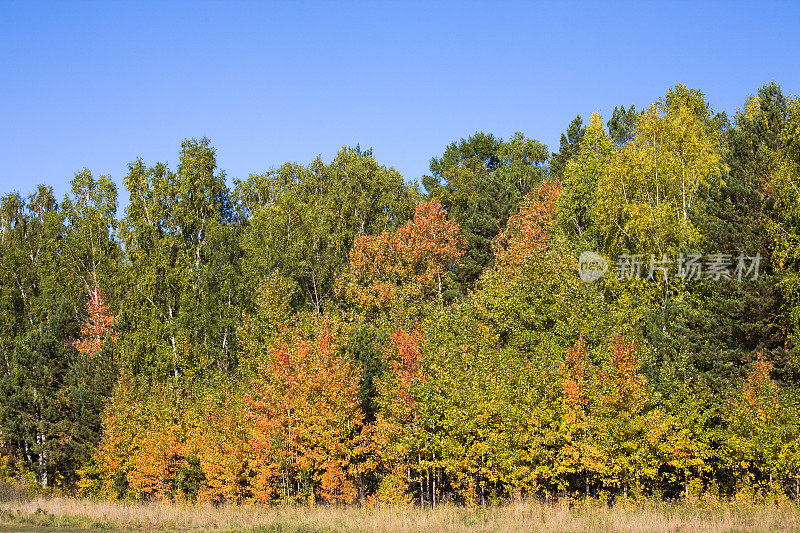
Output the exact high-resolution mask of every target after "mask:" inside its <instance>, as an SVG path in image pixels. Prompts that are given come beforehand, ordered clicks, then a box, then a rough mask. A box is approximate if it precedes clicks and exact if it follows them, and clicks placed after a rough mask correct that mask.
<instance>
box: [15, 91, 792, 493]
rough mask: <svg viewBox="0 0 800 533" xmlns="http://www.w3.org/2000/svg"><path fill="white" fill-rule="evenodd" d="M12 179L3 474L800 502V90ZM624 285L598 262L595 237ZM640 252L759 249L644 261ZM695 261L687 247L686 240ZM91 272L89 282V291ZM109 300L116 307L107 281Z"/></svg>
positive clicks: (275, 489) (127, 484)
mask: <svg viewBox="0 0 800 533" xmlns="http://www.w3.org/2000/svg"><path fill="white" fill-rule="evenodd" d="M547 159H548V152H547V149H546V147H545V146H544V145H542V144H541V143H538V142H537V141H535V140H532V139H530V138H528V137H525V136H524V135H522V134H521V133H517V134H516V135H514V136H513V137H512V138H510V139H508V140H503V139H499V138H497V137H495V136H493V135H491V134H486V133H476V134H475V135H472V136H470V137H469V138H466V139H461V140H460V141H458V142H454V143H451V144H450V145H448V146H447V147H446V149H445V150H444V152H443V154H442V155H441V157H437V158H434V159H432V160H431V162H430V169H431V175H430V176H426V177H424V178H423V185H424V187H425V189H426V196H427V197H426V196H424V195H423V194H422V193H421V192H420V190H419V189H418V186H417V185H416V184H414V183H407V182H405V181H404V180H403V177H402V176H400V174H399V173H398V172H397V171H395V170H394V169H392V168H390V167H386V166H384V165H382V164H380V163H379V162H378V161H377V160H376V159H375V158H374V157H373V154H372V151H371V150H362V149H361V148H360V147H356V148H343V149H342V150H340V151H339V152H338V153H337V155H336V156H335V158H334V159H333V160H332V161H330V162H327V163H326V162H324V161H322V159H321V158H317V159H315V160H314V161H312V162H311V163H310V164H307V165H301V164H296V163H286V164H284V165H282V166H280V167H278V168H277V169H273V170H271V171H269V172H267V173H264V174H254V175H251V176H250V177H249V178H248V179H245V180H234V186H233V189H232V190H231V189H229V187H228V184H227V181H226V176H225V173H224V172H222V171H220V170H218V167H217V159H216V152H215V150H214V149H213V148H212V147H211V145H210V142H209V141H208V140H207V139H200V140H186V141H185V142H184V143H183V144H182V146H181V150H180V154H179V160H178V164H177V167H176V168H174V169H170V168H169V167H168V166H167V165H166V164H161V163H157V164H154V165H152V166H148V165H146V164H145V163H144V162H143V161H142V160H137V161H134V162H133V163H131V164H130V165H129V168H128V174H127V176H126V177H125V187H126V189H127V191H128V193H129V195H130V202H129V203H128V206H127V208H126V211H125V214H124V216H123V217H122V218H121V220H118V219H117V214H116V209H117V191H116V188H115V186H114V184H113V182H112V181H111V179H110V178H108V177H105V176H103V177H99V178H95V177H94V176H93V175H92V173H91V172H90V171H88V170H86V169H84V170H82V171H80V172H78V173H77V174H76V175H75V176H74V178H73V180H72V183H71V189H70V192H69V193H68V194H67V195H66V196H65V198H64V199H63V201H62V202H60V203H58V202H57V201H56V199H55V197H54V195H53V192H52V189H50V188H49V187H45V186H39V187H38V188H37V189H36V190H35V191H34V192H33V194H30V195H29V196H23V195H21V194H17V193H13V194H8V195H6V196H4V197H3V198H2V199H0V436H1V437H2V440H1V441H0V477H2V478H10V479H11V478H13V479H14V482H15V483H22V484H27V485H29V486H38V487H39V489H40V490H46V491H53V490H55V491H61V490H72V489H74V488H76V487H77V488H79V489H80V490H82V491H83V492H84V493H85V494H88V495H91V496H97V497H102V498H108V499H126V500H151V499H170V500H174V501H193V502H199V503H212V504H222V503H225V502H231V503H247V502H261V503H272V502H294V503H304V504H314V503H315V502H328V503H337V502H345V503H347V502H354V501H360V502H373V501H376V500H380V501H395V502H409V501H415V502H419V503H420V504H421V505H436V504H438V503H440V502H447V501H456V502H460V503H464V504H467V505H474V504H482V505H485V504H490V503H492V502H495V501H498V499H501V498H512V497H520V496H530V497H537V498H547V499H549V498H551V497H557V498H561V497H566V498H571V497H573V496H578V495H581V496H586V497H592V498H595V497H596V498H598V500H603V501H606V500H608V499H609V498H626V497H631V496H633V497H640V496H656V497H662V496H663V497H667V498H684V499H686V500H692V499H694V498H698V497H700V496H702V495H703V493H705V494H706V495H712V496H713V497H717V496H718V495H722V496H730V495H734V494H736V493H737V492H740V493H744V492H747V493H748V494H750V495H752V496H755V497H758V498H773V499H779V498H784V497H785V496H786V495H790V496H792V497H795V498H796V497H798V496H800V494H799V493H800V422H799V421H800V396H799V395H798V394H797V385H798V384H800V378H799V377H798V376H800V370H798V369H799V368H800V352H799V351H798V346H800V252H798V250H800V193H798V188H797V182H798V179H800V178H799V176H800V101H799V100H797V99H787V98H786V97H784V96H783V93H782V91H781V89H780V87H779V86H778V85H777V84H776V83H774V82H772V83H770V84H767V85H765V86H764V87H762V88H761V89H759V91H758V94H757V95H756V96H752V97H750V98H748V99H747V100H746V102H745V105H744V107H743V108H742V109H741V110H740V111H739V112H738V113H736V115H735V116H734V118H733V120H732V121H731V122H729V121H728V119H727V116H726V115H725V114H724V113H715V112H714V111H713V110H712V108H711V106H710V105H709V103H708V102H707V101H706V99H705V97H704V95H703V94H702V93H701V92H700V91H698V90H695V89H689V88H687V87H684V86H682V85H676V86H675V87H674V88H672V89H670V90H669V91H668V92H667V94H666V95H665V96H664V97H663V98H661V99H659V100H658V101H657V102H656V103H654V104H652V105H650V106H647V107H645V108H644V110H642V111H637V110H636V109H635V108H634V107H633V106H630V107H629V108H626V107H625V106H622V107H618V108H615V109H614V112H613V114H612V116H611V119H610V120H608V122H607V123H606V125H605V126H604V124H603V121H602V119H601V117H600V116H599V115H592V116H591V118H590V120H589V123H588V124H587V125H584V124H583V121H582V119H581V117H580V116H578V117H576V119H575V120H573V121H572V122H571V123H570V125H569V128H568V130H567V132H566V133H565V134H564V135H563V136H562V139H561V143H560V147H559V152H558V153H555V154H552V155H551V157H550V161H549V165H548V166H546V163H547ZM585 250H593V251H595V252H596V253H598V254H600V255H601V256H602V257H604V258H605V259H606V260H607V261H608V264H609V267H610V268H609V271H608V272H607V273H606V276H605V277H604V278H601V279H598V280H595V281H594V282H593V283H585V282H583V281H581V280H580V278H579V277H578V275H577V267H578V265H577V259H578V257H579V256H580V254H581V252H583V251H585ZM622 253H636V254H643V255H644V256H649V255H650V254H657V255H658V256H660V254H667V255H668V257H669V258H670V259H673V260H674V259H677V258H678V256H679V254H689V253H702V254H709V253H728V254H732V255H733V256H734V257H735V256H737V255H738V254H745V255H747V256H755V255H758V256H760V258H761V263H760V265H759V266H760V268H759V276H758V279H754V280H752V279H751V280H742V281H739V280H736V279H719V280H713V279H701V280H686V279H680V278H678V277H676V276H675V271H674V270H673V271H671V272H670V275H669V276H667V277H666V278H660V277H659V278H658V279H651V280H645V279H638V280H633V279H631V280H629V279H618V278H617V277H616V276H615V275H614V274H615V272H614V266H615V256H617V255H619V254H622ZM673 266H674V263H673ZM87 293H88V294H89V299H88V301H87ZM102 294H106V295H107V300H103V298H102V297H101V296H100V295H102Z"/></svg>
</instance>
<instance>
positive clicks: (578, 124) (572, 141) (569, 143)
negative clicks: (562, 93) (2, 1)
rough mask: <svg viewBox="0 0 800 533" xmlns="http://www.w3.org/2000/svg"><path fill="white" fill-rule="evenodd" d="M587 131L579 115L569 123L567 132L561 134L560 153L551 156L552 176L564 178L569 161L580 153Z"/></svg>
mask: <svg viewBox="0 0 800 533" xmlns="http://www.w3.org/2000/svg"><path fill="white" fill-rule="evenodd" d="M585 133H586V128H585V127H584V126H583V119H582V118H581V116H580V115H578V116H576V117H575V118H574V119H572V121H571V122H570V123H569V127H568V128H567V131H566V133H562V134H561V142H560V148H559V151H558V153H553V154H552V156H551V158H550V176H551V177H552V178H556V179H563V177H564V171H565V170H566V168H567V163H568V162H569V160H570V159H571V158H572V157H573V156H574V155H575V154H577V153H578V150H579V149H580V145H581V141H582V140H583V136H584V135H585Z"/></svg>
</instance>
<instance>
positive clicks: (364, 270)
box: [345, 201, 464, 308]
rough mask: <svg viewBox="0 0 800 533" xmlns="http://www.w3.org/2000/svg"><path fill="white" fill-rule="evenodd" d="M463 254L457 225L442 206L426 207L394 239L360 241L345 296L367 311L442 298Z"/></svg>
mask: <svg viewBox="0 0 800 533" xmlns="http://www.w3.org/2000/svg"><path fill="white" fill-rule="evenodd" d="M463 254H464V239H463V238H462V237H461V230H460V228H459V227H458V224H456V223H455V221H453V220H452V219H451V218H449V217H448V216H447V211H446V210H445V209H443V208H442V206H441V204H440V203H438V202H435V201H432V202H426V203H423V204H420V205H418V206H417V208H416V210H415V212H414V218H413V219H412V220H410V221H409V222H408V223H407V224H406V225H405V226H403V227H402V228H400V229H398V230H397V231H396V232H395V233H388V232H383V233H381V234H380V235H375V236H363V237H358V238H356V239H355V241H354V243H353V249H352V250H351V252H350V265H349V280H348V282H347V283H346V289H345V292H346V294H347V296H348V297H349V298H350V299H352V300H353V301H355V302H356V303H358V304H360V305H362V306H364V307H368V308H369V307H371V308H382V307H384V306H387V305H390V304H392V303H403V304H409V303H412V302H419V301H422V300H425V299H429V298H432V297H434V296H436V295H438V297H439V298H441V296H442V289H443V285H444V283H445V275H446V274H447V272H448V271H450V270H452V269H453V268H455V266H456V265H457V263H458V261H459V259H460V258H461V256H462V255H463Z"/></svg>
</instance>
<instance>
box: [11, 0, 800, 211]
mask: <svg viewBox="0 0 800 533" xmlns="http://www.w3.org/2000/svg"><path fill="white" fill-rule="evenodd" d="M798 51H800V3H790V2H782V3H777V2H753V3H749V4H748V3H739V2H709V3H704V2H697V1H695V2H670V3H665V4H656V3H641V2H630V3H625V2H598V3H597V4H589V3H583V2H579V3H562V2H558V3H547V4H545V3H528V2H525V3H513V2H502V3H499V4H495V3H490V2H485V3H484V2H441V3H436V4H433V3H430V2H388V3H386V2H364V3H348V2H285V3H268V2H243V1H226V2H177V1H160V2H122V1H108V2H99V1H97V2H65V1H58V2H17V1H9V0H0V120H2V127H0V193H3V194H5V193H6V192H9V191H12V190H17V191H20V192H28V191H30V190H32V188H33V186H34V184H36V183H48V184H51V185H53V186H54V187H55V189H56V192H57V193H58V194H59V196H60V195H63V193H64V192H65V191H66V189H67V186H68V182H69V180H70V179H71V178H72V176H73V174H74V173H75V172H76V171H78V170H80V169H81V168H83V167H87V168H89V169H90V170H92V171H93V172H94V173H95V174H97V175H99V174H110V175H111V176H112V177H113V178H114V179H115V180H116V182H117V183H118V184H121V183H122V178H123V176H124V175H125V173H126V167H127V163H128V162H130V161H132V160H134V159H135V158H137V157H142V158H143V159H144V160H145V161H146V162H148V163H153V162H156V161H166V162H169V163H170V165H171V166H172V167H173V168H174V166H175V162H176V159H177V154H178V149H179V146H180V142H181V140H182V139H183V138H186V137H201V136H207V137H209V138H210V139H211V141H212V143H213V145H214V146H215V147H216V148H217V151H218V161H219V164H220V167H221V168H223V169H224V170H226V172H227V174H228V177H229V178H232V177H246V176H247V175H248V174H250V173H253V172H263V171H265V170H268V169H269V168H271V167H274V166H278V165H280V164H281V163H283V162H285V161H297V162H301V163H307V162H309V161H311V160H312V159H313V158H314V157H315V156H316V155H318V154H319V155H322V156H323V158H325V159H326V160H328V159H330V158H331V156H332V155H333V154H335V153H336V151H337V149H339V148H340V147H342V146H344V145H356V144H360V145H361V146H362V147H373V148H374V154H375V156H376V158H377V159H378V160H379V161H380V162H382V163H383V164H386V165H389V166H393V167H395V168H396V169H397V170H399V171H400V172H401V173H402V174H403V175H404V176H405V177H406V179H408V180H414V179H418V178H420V177H421V176H422V175H423V174H425V173H426V172H427V170H428V161H429V160H430V158H431V157H432V156H435V155H438V154H440V153H441V152H442V150H443V149H444V147H445V146H446V145H447V144H448V143H449V142H451V141H453V140H457V139H459V138H461V137H465V136H468V135H470V134H471V133H473V132H475V131H478V130H483V131H487V132H492V133H494V134H495V135H498V136H501V137H508V136H510V135H512V134H513V133H514V132H515V131H522V132H524V133H525V134H526V135H528V136H530V137H533V138H536V139H538V140H540V141H542V142H544V143H546V144H547V145H548V146H549V147H550V148H551V149H555V148H556V147H557V145H558V139H559V137H560V134H561V132H562V131H563V130H564V129H565V128H566V126H567V124H568V123H569V121H570V120H571V119H572V117H574V116H575V115H576V114H578V113H580V114H581V115H583V116H584V117H588V115H589V114H590V113H592V112H595V111H599V112H601V113H602V114H603V115H604V116H605V117H606V118H607V116H608V115H609V114H610V112H611V110H612V109H613V108H614V106H616V105H619V104H626V105H627V104H630V103H635V104H636V106H637V108H639V107H641V106H643V105H646V104H647V103H649V102H652V101H654V100H656V99H657V98H658V97H659V96H661V95H663V94H664V93H665V92H666V91H667V89H668V88H669V87H671V86H673V85H675V84H676V83H684V84H686V85H689V86H691V87H695V88H699V89H701V90H703V91H704V92H705V93H706V95H707V97H708V98H709V100H710V101H711V103H712V105H713V106H714V108H715V109H717V110H723V109H724V110H726V111H728V113H729V114H732V113H733V112H735V111H736V109H737V108H739V107H740V106H741V105H742V103H743V102H744V100H745V98H746V97H747V95H748V94H751V93H753V92H755V91H756V90H757V89H758V87H759V86H760V85H762V84H763V83H766V82H768V81H770V80H772V79H775V80H777V81H778V82H780V83H781V85H782V87H783V89H784V92H785V93H788V94H798V93H800V54H799V53H798ZM126 198H127V193H126V192H125V191H124V190H122V189H121V191H120V200H121V203H122V204H123V205H125V204H126V203H127V200H126Z"/></svg>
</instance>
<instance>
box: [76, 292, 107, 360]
mask: <svg viewBox="0 0 800 533" xmlns="http://www.w3.org/2000/svg"><path fill="white" fill-rule="evenodd" d="M86 307H87V309H88V311H89V319H88V320H86V321H85V322H84V323H83V327H81V336H80V338H79V339H78V340H76V341H74V342H73V343H72V345H73V346H74V347H75V349H76V350H78V352H80V353H81V354H83V355H91V354H94V353H97V352H99V351H100V350H101V349H102V348H103V344H104V343H105V341H106V338H108V340H109V341H111V342H112V343H116V342H117V339H118V338H119V335H118V333H117V332H116V331H115V330H114V322H115V321H116V319H115V318H114V317H113V316H112V315H111V313H109V311H108V305H106V297H105V294H104V293H103V289H101V288H100V287H99V286H95V287H94V288H92V289H89V295H88V300H87V302H86Z"/></svg>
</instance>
